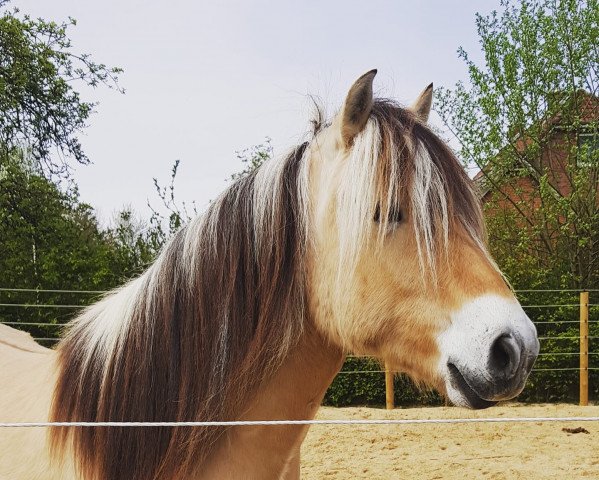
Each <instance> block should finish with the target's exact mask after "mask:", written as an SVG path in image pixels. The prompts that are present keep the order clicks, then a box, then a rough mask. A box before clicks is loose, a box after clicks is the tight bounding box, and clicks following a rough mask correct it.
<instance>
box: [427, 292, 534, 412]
mask: <svg viewBox="0 0 599 480" xmlns="http://www.w3.org/2000/svg"><path fill="white" fill-rule="evenodd" d="M437 340H438V344H439V348H440V351H441V359H440V363H439V370H440V373H441V376H442V378H443V379H444V382H445V387H446V391H447V396H448V397H449V399H450V400H451V401H452V402H453V403H454V404H456V405H459V406H465V407H469V408H487V407H490V406H492V405H494V404H495V403H496V402H498V401H500V400H509V399H512V398H514V397H515V396H517V395H518V394H519V393H520V392H521V391H522V390H523V389H524V385H525V383H526V379H527V378H528V375H529V373H530V371H531V369H532V366H533V365H534V362H535V360H536V358H537V355H538V354H539V341H538V339H537V333H536V329H535V327H534V325H533V324H532V322H531V321H530V319H529V318H528V317H527V316H526V314H525V313H524V311H523V310H522V307H521V306H520V305H519V304H518V303H517V302H516V301H515V299H506V298H503V297H499V296H494V295H485V296H483V297H479V298H477V299H475V300H473V301H472V302H470V303H468V304H467V305H465V306H463V307H462V308H461V309H460V310H459V311H458V312H456V313H455V314H454V315H452V322H451V326H450V327H449V329H448V330H446V331H445V332H443V333H442V334H441V335H439V337H438V339H437Z"/></svg>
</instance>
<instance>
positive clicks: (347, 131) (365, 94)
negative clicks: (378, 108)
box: [341, 69, 376, 147]
mask: <svg viewBox="0 0 599 480" xmlns="http://www.w3.org/2000/svg"><path fill="white" fill-rule="evenodd" d="M375 75H376V69H375V70H370V72H367V73H365V74H364V75H362V76H361V77H360V78H358V79H357V80H356V81H355V83H354V84H353V85H352V87H351V88H350V89H349V92H348V94H347V98H346V99H345V103H344V104H343V112H342V113H341V137H342V138H343V142H344V143H345V146H346V147H349V146H350V145H351V143H352V141H353V139H354V137H355V136H356V135H357V134H358V133H360V132H361V131H362V129H363V128H364V125H366V122H367V121H368V117H369V116H370V111H371V110H372V102H373V99H372V81H373V80H374V76H375Z"/></svg>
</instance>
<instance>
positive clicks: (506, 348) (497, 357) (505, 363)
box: [489, 334, 521, 380]
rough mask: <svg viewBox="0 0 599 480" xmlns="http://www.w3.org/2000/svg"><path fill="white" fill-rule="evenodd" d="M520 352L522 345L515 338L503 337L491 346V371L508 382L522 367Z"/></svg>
mask: <svg viewBox="0 0 599 480" xmlns="http://www.w3.org/2000/svg"><path fill="white" fill-rule="evenodd" d="M520 352H521V347H520V344H519V343H518V341H517V340H516V339H515V338H514V337H512V336H511V335H509V334H508V335H501V336H500V337H498V338H497V339H496V340H495V341H494V342H493V345H492V346H491V356H490V359H489V369H490V370H491V371H492V372H494V373H496V374H498V375H500V376H502V377H503V378H505V379H506V380H507V379H510V378H512V377H513V376H514V374H515V373H516V371H517V369H518V366H519V365H520Z"/></svg>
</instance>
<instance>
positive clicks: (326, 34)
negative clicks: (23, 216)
mask: <svg viewBox="0 0 599 480" xmlns="http://www.w3.org/2000/svg"><path fill="white" fill-rule="evenodd" d="M12 5H13V6H16V7H19V8H20V9H21V11H22V12H23V13H28V14H30V15H31V16H33V17H37V16H41V17H42V18H45V19H46V20H55V21H60V20H63V19H66V18H67V17H68V16H72V17H74V18H76V19H77V22H78V24H77V26H76V27H74V28H72V29H71V32H70V37H71V39H72V40H73V44H74V46H75V50H76V51H80V52H88V53H91V54H92V56H93V57H94V58H95V59H96V60H97V61H101V62H104V63H106V64H107V65H111V66H119V67H122V68H124V69H125V73H124V74H123V75H122V76H121V85H122V86H123V87H124V88H125V89H126V94H125V95H119V94H118V93H116V92H114V91H109V90H107V89H104V88H98V89H96V90H85V98H86V99H88V100H94V101H99V102H100V105H99V106H98V107H97V109H96V110H97V113H96V114H95V115H93V116H92V118H91V119H90V122H89V123H90V126H89V128H88V129H87V130H86V132H85V134H84V135H83V136H82V143H83V146H84V149H85V151H86V153H87V154H88V156H89V157H90V159H91V160H92V161H93V162H94V164H93V165H89V166H86V167H81V168H77V170H76V173H75V180H76V181H77V183H78V185H79V189H80V193H81V197H82V200H84V201H86V202H88V203H91V204H92V205H93V206H94V207H96V209H97V210H98V213H99V216H100V218H102V219H104V220H107V219H109V218H110V217H111V216H112V215H113V213H114V212H115V211H117V210H118V209H120V208H122V207H123V206H124V205H131V206H132V207H133V208H134V209H136V210H137V211H138V212H139V213H141V214H142V215H143V216H148V214H149V210H148V208H147V206H146V204H147V201H148V199H149V200H150V201H151V202H152V204H153V205H158V204H159V201H158V198H157V196H156V195H155V193H154V187H153V184H152V178H153V177H157V178H158V179H159V181H160V182H161V183H163V184H166V183H167V182H168V179H169V175H170V168H171V166H172V164H173V162H174V160H176V159H180V160H181V166H180V168H179V176H178V180H177V183H176V194H177V196H178V197H179V199H181V200H185V201H187V202H190V201H192V200H195V201H196V203H197V205H198V207H199V209H200V210H202V209H203V208H204V207H205V206H206V205H207V204H208V202H209V201H210V200H211V199H214V198H215V197H216V196H217V195H218V193H219V192H220V191H222V190H223V189H224V188H225V187H226V185H227V179H228V178H229V177H230V175H231V174H232V173H234V172H236V171H239V170H241V168H242V167H241V164H240V163H239V161H238V160H237V158H236V157H235V151H237V150H242V149H244V148H246V147H249V146H252V145H255V144H258V143H261V142H262V141H263V140H264V138H265V137H266V136H270V137H271V138H272V139H273V144H274V146H275V153H284V152H285V151H286V150H287V149H288V148H290V147H291V146H293V145H295V144H296V143H297V142H298V141H300V140H301V139H302V135H303V134H304V132H305V131H306V128H307V125H308V120H309V114H310V106H309V102H308V101H307V99H306V95H307V94H308V93H311V94H316V95H318V96H320V97H321V98H322V99H323V100H324V101H325V105H326V106H327V107H328V109H329V112H332V111H334V110H335V109H336V108H338V107H339V105H340V103H341V102H342V100H343V98H344V95H345V93H346V91H347V89H348V88H349V86H350V85H351V83H352V82H353V81H354V80H355V79H356V78H357V77H358V76H359V75H361V74H362V73H364V72H366V71H368V70H370V69H372V68H378V71H379V73H378V75H377V77H376V79H375V89H376V92H377V93H378V94H380V95H382V96H391V97H393V98H396V99H398V100H399V101H400V102H402V103H405V104H409V103H411V102H412V100H413V99H414V98H416V96H417V95H418V93H419V92H420V91H421V90H422V89H423V88H424V87H425V86H426V85H428V84H429V83H430V82H431V81H433V82H434V83H435V85H437V86H440V85H443V86H451V85H453V84H454V83H455V82H456V81H458V80H465V79H466V77H467V72H466V68H465V66H464V64H463V62H462V61H461V60H459V59H458V58H457V54H456V49H457V48H458V47H459V46H460V45H461V46H463V47H464V48H465V49H466V50H467V51H468V52H469V53H470V54H471V55H472V57H473V58H475V59H477V58H480V53H479V52H478V50H479V49H478V44H477V42H478V39H477V35H476V27H475V24H474V14H475V12H477V11H478V12H481V13H484V14H487V13H489V12H490V11H491V10H492V9H494V8H495V9H497V8H498V7H499V0H463V1H462V0H460V1H446V0H445V1H443V0H437V1H433V0H428V1H416V0H413V1H411V2H407V1H399V0H387V1H367V0H362V1H354V0H335V1H316V0H307V1H303V2H298V1H296V2H289V1H287V2H283V1H271V2H268V1H266V0H257V1H251V2H250V1H241V0H236V1H215V0H210V1H201V2H200V1H196V2H193V1H191V0H171V1H170V2H165V1H161V2H158V1H153V0H152V1H148V0H145V1H143V0H103V1H97V0H96V1H90V0H52V1H43V2H42V1H40V0H13V2H12ZM433 121H435V120H434V119H433Z"/></svg>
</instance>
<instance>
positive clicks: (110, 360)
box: [0, 71, 539, 480]
mask: <svg viewBox="0 0 599 480" xmlns="http://www.w3.org/2000/svg"><path fill="white" fill-rule="evenodd" d="M375 74H376V71H371V72H368V73H367V74H365V75H363V76H362V77H360V78H359V79H358V80H357V81H356V82H355V83H354V85H353V86H352V88H351V89H350V91H349V93H348V96H347V99H346V101H345V104H344V106H343V108H342V110H341V112H340V114H339V115H337V116H336V117H335V118H334V120H333V121H332V122H331V123H330V124H328V125H319V126H318V128H317V131H316V132H315V133H314V136H313V138H312V139H311V140H310V141H309V142H306V143H304V144H302V145H301V146H299V147H297V148H296V149H294V150H293V152H292V153H291V154H290V155H289V156H288V157H286V158H284V159H279V160H273V161H269V162H267V163H266V164H265V165H263V166H262V167H260V168H259V169H258V170H257V171H256V172H254V173H252V174H250V175H248V176H247V177H245V178H242V179H241V180H239V181H237V182H236V183H234V184H233V185H232V186H231V187H230V188H229V189H228V190H227V191H226V192H225V193H223V195H222V196H221V197H220V198H219V199H218V200H217V201H215V202H213V204H212V205H211V206H210V208H209V209H208V211H207V212H206V213H205V214H204V215H203V216H202V217H200V218H198V219H195V220H194V221H192V222H191V223H190V224H189V225H187V226H186V227H185V228H183V229H182V230H181V231H179V232H178V233H177V234H176V235H175V236H174V238H173V239H172V240H171V241H170V242H169V244H168V245H166V247H165V248H164V250H163V251H162V252H161V254H160V256H159V257H158V259H157V260H156V262H155V263H154V264H153V265H152V266H151V267H150V268H149V269H148V270H147V271H146V272H145V273H144V274H143V275H141V276H140V277H139V278H137V279H135V280H133V281H131V282H129V283H128V284H127V285H125V286H124V287H122V288H120V289H118V290H116V291H115V292H113V293H110V294H109V295H107V296H106V297H105V298H104V299H102V300H101V301H100V302H98V303H97V304H95V305H93V306H91V307H89V308H87V309H86V310H85V311H84V312H83V313H82V314H81V315H80V316H79V317H78V318H77V319H76V320H75V321H74V322H73V323H72V325H71V327H70V329H69V331H68V332H67V334H66V336H65V338H64V339H63V340H62V341H61V342H60V344H59V345H58V347H57V349H56V350H48V349H44V348H42V347H39V346H37V345H36V344H35V343H34V342H33V341H32V340H31V339H30V338H28V337H27V336H26V335H25V334H20V333H16V332H15V331H14V330H12V329H9V328H8V327H5V326H2V325H0V327H2V328H0V339H2V340H0V366H1V367H2V369H1V370H0V382H1V383H0V384H1V385H2V386H3V388H2V390H1V391H0V417H1V420H3V421H36V420H41V421H45V420H48V419H50V420H52V421H67V422H69V421H91V422H94V421H194V420H195V421H210V420H214V421H216V420H219V421H222V420H271V419H272V420H285V419H287V420H294V419H311V418H313V417H314V416H315V414H316V411H317V409H318V406H319V405H320V403H321V401H322V398H323V396H324V394H325V392H326V389H327V387H328V385H329V384H330V383H331V381H332V379H333V378H334V376H335V375H336V373H337V372H338V371H339V369H340V367H341V365H342V362H343V358H344V355H345V354H346V353H348V352H351V353H354V354H364V355H372V356H375V357H377V358H379V359H381V360H384V361H385V362H386V363H387V364H388V365H390V366H391V368H393V369H394V370H397V371H403V372H406V373H408V374H410V375H411V376H412V378H413V379H415V380H416V381H417V382H420V383H422V384H426V385H428V386H430V387H433V388H436V389H437V390H439V391H440V392H441V393H444V394H446V395H447V397H448V398H449V399H450V400H451V401H452V402H453V403H455V404H457V405H462V406H467V407H470V408H486V407H488V406H491V405H493V404H494V403H495V402H497V401H498V400H504V399H508V398H513V397H514V396H515V395H517V394H518V393H519V392H520V391H521V390H522V388H523V387H524V382H525V380H526V378H527V375H528V373H529V372H530V369H531V368H532V364H533V362H534V360H535V358H536V355H537V354H538V349H539V344H538V340H537V338H536V331H535V329H534V326H533V325H532V323H531V322H530V320H529V319H528V318H527V317H526V315H525V313H524V312H523V310H522V308H521V307H520V305H519V304H518V302H517V301H516V299H515V298H514V295H513V293H512V291H511V290H510V288H509V286H508V285H507V284H506V282H505V280H504V278H503V277H502V275H501V273H500V272H499V270H498V269H497V267H496V266H495V264H494V263H493V260H492V259H491V258H490V256H489V254H488V253H487V250H486V246H485V234H484V224H483V220H482V212H481V208H480V203H479V200H478V198H477V197H476V194H475V192H474V190H473V188H472V185H471V182H470V180H469V179H468V177H467V176H466V175H465V173H464V171H463V169H462V168H461V166H460V165H459V162H458V161H457V159H456V158H455V157H454V156H453V154H452V153H451V151H450V150H449V149H448V148H447V147H446V146H445V145H444V144H443V143H442V142H441V141H440V140H439V139H438V138H437V137H436V136H435V135H434V134H433V133H432V132H431V131H430V130H429V129H428V128H427V127H426V120H427V117H428V113H429V110H430V105H431V99H432V86H429V87H428V88H427V89H425V91H424V92H423V93H422V94H421V96H420V97H419V99H418V100H417V101H416V104H415V105H413V106H412V107H411V108H410V109H404V108H401V107H399V106H398V105H397V104H395V103H393V102H391V101H387V100H374V99H373V95H372V81H373V79H374V76H375ZM306 433H307V427H306V426H298V425H286V426H276V427H273V426H247V427H233V428H221V427H194V428H189V427H168V428H167V427H139V428H137V427H136V428H124V427H110V428H71V427H69V428H61V427H57V428H53V429H51V430H49V431H45V430H43V429H23V428H20V429H16V428H15V429H11V430H8V431H7V430H4V431H2V432H0V478H2V479H4V478H10V479H11V480H13V479H14V480H20V479H32V478H33V479H35V478H44V479H54V478H56V479H58V478H61V479H62V478H66V479H69V478H72V479H75V478H82V479H86V480H148V479H152V480H171V479H182V478H198V479H199V478H202V479H220V478H243V479H246V478H247V479H270V478H272V479H296V478H299V450H300V445H301V443H302V441H303V439H304V437H305V435H306Z"/></svg>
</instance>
